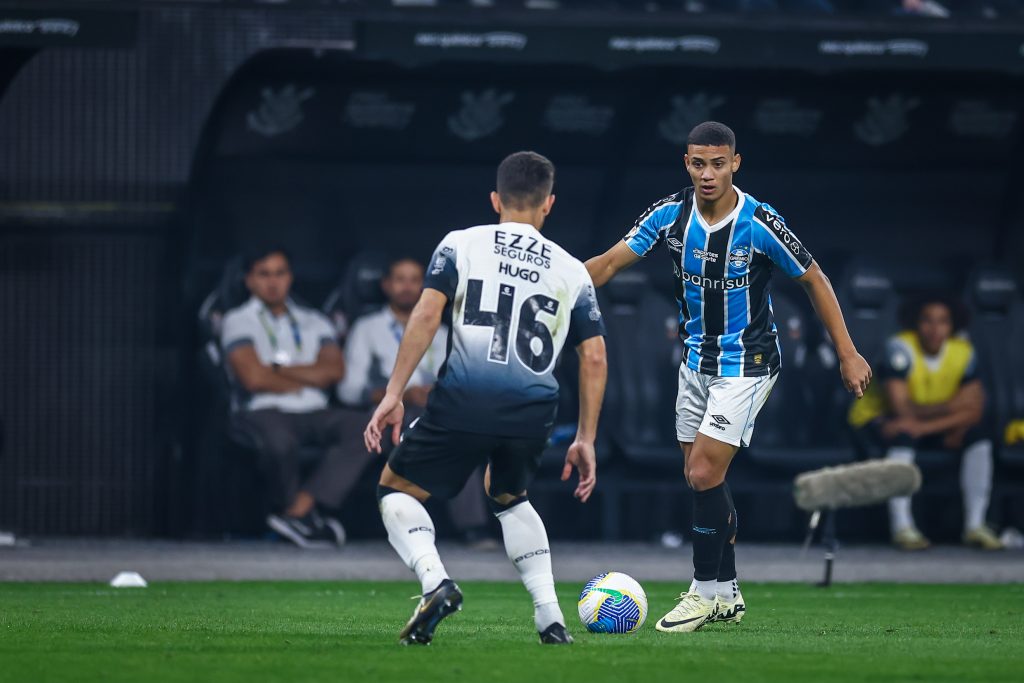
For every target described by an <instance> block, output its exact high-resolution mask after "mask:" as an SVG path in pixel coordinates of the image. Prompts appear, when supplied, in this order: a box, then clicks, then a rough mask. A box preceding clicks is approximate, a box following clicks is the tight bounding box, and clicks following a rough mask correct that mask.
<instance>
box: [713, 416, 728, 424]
mask: <svg viewBox="0 0 1024 683" xmlns="http://www.w3.org/2000/svg"><path fill="white" fill-rule="evenodd" d="M711 419H712V420H714V421H715V422H717V423H718V424H720V425H731V424H732V422H729V420H727V419H726V418H725V415H712V416H711Z"/></svg>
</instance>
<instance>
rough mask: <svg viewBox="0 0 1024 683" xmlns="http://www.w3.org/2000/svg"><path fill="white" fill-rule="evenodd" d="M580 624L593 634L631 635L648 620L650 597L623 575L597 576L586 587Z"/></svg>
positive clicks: (619, 573) (632, 580)
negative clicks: (648, 598)
mask: <svg viewBox="0 0 1024 683" xmlns="http://www.w3.org/2000/svg"><path fill="white" fill-rule="evenodd" d="M578 607H579V613H580V621H581V622H583V625H584V626H586V627H587V630H588V631H590V632H591V633H632V632H633V631H636V630H637V629H639V628H640V627H641V626H643V625H644V620H645V619H647V595H646V594H645V593H644V589H643V588H641V587H640V584H639V583H637V582H636V580H635V579H634V578H633V577H632V576H629V575H627V574H623V573H622V572H608V573H607V574H598V575H597V576H595V577H594V578H592V579H591V580H590V581H588V582H587V585H586V586H584V587H583V592H582V593H580V601H579V605H578Z"/></svg>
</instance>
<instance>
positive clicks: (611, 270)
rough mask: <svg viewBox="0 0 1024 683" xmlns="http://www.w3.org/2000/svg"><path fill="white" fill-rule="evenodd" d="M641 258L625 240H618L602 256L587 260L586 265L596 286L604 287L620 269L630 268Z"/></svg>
mask: <svg viewBox="0 0 1024 683" xmlns="http://www.w3.org/2000/svg"><path fill="white" fill-rule="evenodd" d="M639 260H640V257H639V256H637V255H636V254H635V253H633V250H632V249H630V248H629V247H628V246H627V245H626V243H625V242H621V241H620V242H616V243H615V245H614V246H613V247H612V248H611V249H609V250H608V251H606V252H604V253H603V254H601V255H600V256H595V257H594V258H592V259H590V260H589V261H587V262H586V263H585V264H584V265H585V266H586V267H587V272H588V273H590V279H591V280H593V281H594V286H595V287H602V286H604V284H605V283H606V282H608V281H609V280H611V279H612V278H613V277H615V274H616V273H618V272H619V271H620V270H624V269H626V268H629V267H630V266H631V265H633V264H634V263H636V262H637V261H639Z"/></svg>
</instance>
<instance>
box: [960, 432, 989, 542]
mask: <svg viewBox="0 0 1024 683" xmlns="http://www.w3.org/2000/svg"><path fill="white" fill-rule="evenodd" d="M960 490H961V491H963V496H964V529H965V530H966V531H971V530H972V529H977V528H978V527H980V526H981V525H982V524H984V523H985V513H986V512H988V499H989V493H990V492H991V490H992V442H991V441H988V440H984V441H977V442H975V443H973V444H971V445H970V446H969V447H968V448H967V449H965V450H964V454H963V458H962V459H961V461H960Z"/></svg>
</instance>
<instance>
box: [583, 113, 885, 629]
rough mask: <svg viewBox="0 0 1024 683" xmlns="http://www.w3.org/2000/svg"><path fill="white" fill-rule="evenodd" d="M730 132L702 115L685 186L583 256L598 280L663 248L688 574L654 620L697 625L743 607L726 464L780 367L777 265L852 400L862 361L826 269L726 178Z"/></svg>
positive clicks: (745, 438) (730, 166)
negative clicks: (672, 304) (689, 515)
mask: <svg viewBox="0 0 1024 683" xmlns="http://www.w3.org/2000/svg"><path fill="white" fill-rule="evenodd" d="M740 161H741V159H740V155H739V154H737V153H736V137H735V135H734V134H733V132H732V130H731V129H729V127H728V126H725V125H724V124H721V123H718V122H715V121H706V122H704V123H701V124H700V125H698V126H697V127H695V128H694V129H693V130H692V131H691V132H690V135H689V138H688V140H687V146H686V156H685V157H684V162H685V165H686V171H687V173H688V174H689V176H690V180H691V182H692V185H691V186H690V187H687V188H685V189H683V190H681V191H680V192H677V193H675V194H673V195H670V196H668V197H665V198H664V199H661V200H659V201H657V202H655V203H654V205H653V206H651V207H650V208H649V209H647V211H645V212H644V213H643V214H642V215H641V216H640V218H639V219H638V220H637V221H636V224H635V225H634V226H633V229H632V230H630V231H629V233H628V234H626V236H625V237H624V238H623V240H622V241H620V242H618V243H617V244H615V245H614V246H613V247H612V248H611V249H609V250H608V251H607V252H605V253H604V254H602V255H600V256H596V257H594V258H592V259H590V260H589V261H587V263H586V266H587V270H588V271H589V272H590V276H591V278H592V279H593V281H594V284H595V285H596V286H598V287H600V286H601V285H603V284H604V283H606V282H608V280H610V279H611V278H612V277H614V276H615V274H616V273H618V272H619V271H620V270H622V269H624V268H627V267H629V266H630V265H632V264H634V263H636V262H637V261H638V260H640V259H641V258H643V257H645V256H647V255H648V254H649V253H651V252H652V251H653V250H654V249H655V248H656V247H657V246H659V245H664V246H665V248H666V250H667V252H668V255H669V257H670V258H671V261H672V271H673V274H674V275H675V289H676V300H677V302H678V304H679V336H680V338H681V339H682V341H683V345H684V347H685V351H684V353H683V361H682V363H681V364H680V367H679V393H678V396H677V399H676V437H677V439H678V441H679V445H680V447H681V449H682V451H683V462H684V473H685V476H686V482H687V484H688V485H689V486H690V488H691V489H692V490H693V492H694V507H693V567H694V573H693V582H692V583H691V584H690V589H689V591H687V592H686V593H683V594H681V595H680V600H679V603H678V604H677V605H676V607H675V608H674V609H673V610H672V611H670V612H669V613H668V614H667V615H665V617H663V618H662V619H661V620H660V621H659V622H658V624H657V628H658V630H659V631H671V632H690V631H696V630H697V629H699V628H700V627H701V626H703V625H704V624H705V623H708V622H710V621H728V622H738V621H739V620H740V619H741V618H742V617H743V614H744V613H745V610H746V605H745V603H744V601H743V596H742V595H741V594H740V591H739V586H738V584H737V581H736V555H735V542H736V509H735V507H734V506H733V502H732V495H731V493H730V492H729V485H728V484H727V483H726V481H725V476H726V472H727V470H728V469H729V464H730V462H732V459H733V457H734V456H735V455H736V451H737V450H738V449H739V447H740V446H748V445H750V437H751V435H752V434H753V430H754V420H755V418H756V417H757V413H758V411H759V410H760V409H761V407H762V406H763V405H764V402H765V400H767V398H768V394H769V393H770V392H771V389H772V386H773V385H774V384H775V380H776V379H777V378H778V374H779V370H780V365H781V362H780V355H781V354H780V348H779V336H778V332H777V331H776V328H775V324H774V323H773V322H772V312H771V298H770V297H769V295H768V285H769V281H770V280H771V277H772V273H773V271H775V270H781V271H782V272H783V273H784V274H786V275H787V276H789V277H791V278H795V279H796V280H797V281H798V282H799V283H800V284H801V285H802V286H803V288H804V290H805V291H806V292H807V295H808V296H809V297H810V299H811V302H812V303H813V304H814V309H815V310H816V311H817V313H818V317H819V318H820V319H821V321H822V323H823V324H824V325H825V328H826V329H827V330H828V333H829V335H830V336H831V338H832V340H833V343H834V344H835V347H836V351H837V353H838V355H839V359H840V373H841V374H842V378H843V382H844V384H845V386H846V388H847V390H849V391H850V392H852V393H854V394H855V395H856V396H857V397H858V398H860V397H861V396H862V395H863V393H864V391H865V390H866V389H867V386H868V383H869V382H870V380H871V368H870V367H869V366H868V364H867V363H866V362H865V360H864V358H863V357H861V355H860V354H859V353H857V349H856V348H855V347H854V345H853V341H852V340H851V339H850V334H849V332H848V331H847V329H846V323H845V322H844V321H843V314H842V311H840V309H839V303H838V301H836V297H835V293H834V292H833V291H832V286H831V284H830V283H829V280H828V278H827V277H826V276H825V274H824V273H823V272H822V270H821V268H819V267H818V264H817V263H816V262H815V261H814V258H813V257H812V256H811V254H810V252H808V251H807V249H806V248H805V247H804V245H803V244H802V243H801V242H800V240H798V239H797V237H796V235H794V234H793V232H792V231H791V230H790V229H789V227H788V226H787V225H786V222H785V220H783V218H782V216H780V215H779V213H778V212H777V211H776V210H775V209H773V208H772V207H771V206H769V205H768V204H766V203H764V202H760V201H758V200H756V199H754V198H753V197H752V196H750V195H748V194H746V193H744V192H742V191H741V190H740V189H739V188H738V187H736V186H735V185H733V183H732V180H733V174H735V173H736V171H738V170H739V168H740Z"/></svg>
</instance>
